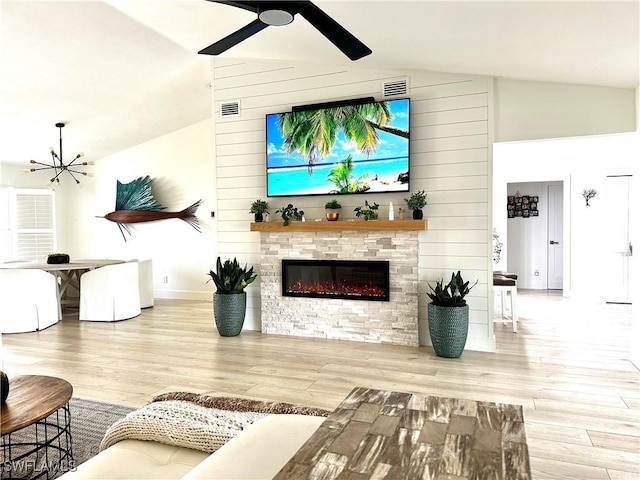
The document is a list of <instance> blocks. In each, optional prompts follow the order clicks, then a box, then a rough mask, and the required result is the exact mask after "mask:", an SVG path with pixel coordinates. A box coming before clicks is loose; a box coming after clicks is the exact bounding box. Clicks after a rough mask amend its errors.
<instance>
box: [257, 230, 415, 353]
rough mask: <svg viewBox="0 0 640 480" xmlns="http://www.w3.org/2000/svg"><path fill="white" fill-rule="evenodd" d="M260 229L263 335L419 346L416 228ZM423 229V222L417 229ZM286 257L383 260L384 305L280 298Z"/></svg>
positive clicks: (335, 300) (363, 302)
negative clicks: (386, 285) (386, 272)
mask: <svg viewBox="0 0 640 480" xmlns="http://www.w3.org/2000/svg"><path fill="white" fill-rule="evenodd" d="M325 223H326V222H325ZM261 228H264V229H265V230H260V282H261V283H260V292H261V293H260V297H261V319H262V331H263V332H264V333H268V334H279V335H294V336H302V337H317V338H331V339H341V340H353V341H364V342H373V343H388V344H393V345H406V346H415V347H417V346H418V345H419V338H418V231H417V230H418V229H415V230H398V231H392V230H388V229H385V230H384V231H349V230H346V229H345V230H344V231H295V229H291V231H277V230H276V231H273V230H269V229H270V228H271V229H272V228H273V226H267V225H264V226H262V227H261ZM424 228H426V222H425V223H423V224H422V228H420V229H424ZM252 230H254V229H253V228H252ZM255 230H257V229H255ZM255 230H254V231H255ZM291 258H298V259H317V260H326V259H339V260H387V261H389V283H390V298H389V301H388V302H377V301H354V300H343V299H318V298H305V297H283V296H282V292H281V289H282V270H281V261H282V259H291Z"/></svg>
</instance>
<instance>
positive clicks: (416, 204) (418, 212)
mask: <svg viewBox="0 0 640 480" xmlns="http://www.w3.org/2000/svg"><path fill="white" fill-rule="evenodd" d="M404 201H405V202H407V207H409V210H413V219H414V220H422V217H423V213H422V209H423V208H424V206H425V205H426V204H427V194H426V193H425V192H424V190H418V191H417V192H413V193H412V194H411V196H410V197H409V198H405V199H404Z"/></svg>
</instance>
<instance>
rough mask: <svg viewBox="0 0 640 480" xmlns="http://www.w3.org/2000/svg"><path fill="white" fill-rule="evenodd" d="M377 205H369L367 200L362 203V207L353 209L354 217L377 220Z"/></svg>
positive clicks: (374, 203)
mask: <svg viewBox="0 0 640 480" xmlns="http://www.w3.org/2000/svg"><path fill="white" fill-rule="evenodd" d="M379 207H380V205H378V204H377V203H376V202H373V205H369V202H368V201H367V200H365V201H364V206H360V207H356V208H354V209H353V211H354V212H356V217H358V218H360V217H364V219H365V220H377V219H378V208H379Z"/></svg>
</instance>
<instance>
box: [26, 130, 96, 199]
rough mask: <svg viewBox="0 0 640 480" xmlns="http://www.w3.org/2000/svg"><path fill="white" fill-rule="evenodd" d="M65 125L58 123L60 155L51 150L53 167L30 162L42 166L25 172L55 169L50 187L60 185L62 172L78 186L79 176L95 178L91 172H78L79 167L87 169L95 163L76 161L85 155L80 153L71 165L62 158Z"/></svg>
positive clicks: (27, 169)
mask: <svg viewBox="0 0 640 480" xmlns="http://www.w3.org/2000/svg"><path fill="white" fill-rule="evenodd" d="M64 125H65V124H64V123H56V127H58V129H59V131H60V155H59V156H58V154H57V153H56V152H55V150H54V149H53V147H50V148H49V152H50V153H51V163H52V165H49V164H48V163H42V162H36V161H35V160H30V161H29V163H31V164H34V165H42V166H41V167H32V168H25V169H24V172H25V173H31V172H37V171H38V170H47V169H49V168H52V169H53V173H54V176H53V177H51V178H50V179H49V186H51V185H53V183H54V182H55V183H58V184H59V183H60V175H62V172H67V173H68V174H69V175H71V177H73V179H74V180H75V181H76V183H77V184H79V183H80V180H78V177H77V176H76V175H78V176H80V175H84V176H85V177H93V173H89V172H83V171H81V170H77V168H79V167H86V166H87V165H93V164H94V163H93V162H78V163H76V160H78V159H79V158H81V157H84V153H82V152H80V153H78V154H77V155H76V156H75V158H74V159H73V160H71V161H70V162H69V163H66V164H65V163H64V160H63V157H62V128H63V127H64Z"/></svg>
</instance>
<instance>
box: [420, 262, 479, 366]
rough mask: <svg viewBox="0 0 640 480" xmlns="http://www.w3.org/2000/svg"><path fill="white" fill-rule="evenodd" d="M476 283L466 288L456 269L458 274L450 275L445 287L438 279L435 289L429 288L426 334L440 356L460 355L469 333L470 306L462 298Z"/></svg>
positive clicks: (467, 285) (441, 280)
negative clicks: (427, 330) (427, 329)
mask: <svg viewBox="0 0 640 480" xmlns="http://www.w3.org/2000/svg"><path fill="white" fill-rule="evenodd" d="M477 283H478V281H477V280H476V283H474V284H473V285H471V286H469V282H465V281H464V279H463V278H462V275H461V274H460V271H459V270H458V273H452V274H451V280H450V281H449V283H448V284H446V285H445V284H444V280H443V279H440V280H438V281H437V282H436V287H435V288H433V287H432V286H431V285H429V288H430V289H431V293H427V296H428V297H429V298H430V299H431V303H429V305H427V313H428V317H429V335H430V337H431V343H432V345H433V350H434V351H435V352H436V355H438V356H439V357H445V358H458V357H459V356H460V355H462V352H463V351H464V346H465V344H466V343H467V334H468V332H469V305H467V301H466V300H465V299H464V297H465V296H466V295H467V294H468V293H469V291H470V290H471V289H472V288H473V287H474V286H475V285H476V284H477Z"/></svg>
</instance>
